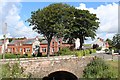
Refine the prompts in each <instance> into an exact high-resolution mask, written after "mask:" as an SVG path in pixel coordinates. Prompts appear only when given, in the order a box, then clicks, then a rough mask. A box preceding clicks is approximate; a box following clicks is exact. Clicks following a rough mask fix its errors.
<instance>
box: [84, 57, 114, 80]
mask: <svg viewBox="0 0 120 80" xmlns="http://www.w3.org/2000/svg"><path fill="white" fill-rule="evenodd" d="M83 77H84V78H113V77H115V74H114V73H113V72H112V70H110V67H109V65H108V64H106V63H105V62H104V61H103V60H102V59H99V58H97V59H95V60H93V61H92V62H91V63H89V64H88V65H87V66H86V68H85V69H84V71H83Z"/></svg>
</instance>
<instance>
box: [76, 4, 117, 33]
mask: <svg viewBox="0 0 120 80" xmlns="http://www.w3.org/2000/svg"><path fill="white" fill-rule="evenodd" d="M76 8H77V9H85V10H89V11H90V12H91V13H95V14H97V17H98V18H99V21H100V27H99V29H98V30H97V32H99V33H101V32H107V33H117V32H118V4H117V3H112V4H106V5H100V6H98V7H97V8H96V9H94V8H87V7H86V5H85V4H83V3H81V4H80V6H79V7H76Z"/></svg>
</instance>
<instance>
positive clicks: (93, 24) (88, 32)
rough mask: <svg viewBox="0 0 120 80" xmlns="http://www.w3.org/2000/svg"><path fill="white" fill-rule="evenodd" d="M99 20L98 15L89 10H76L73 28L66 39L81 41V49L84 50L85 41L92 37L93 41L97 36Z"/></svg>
mask: <svg viewBox="0 0 120 80" xmlns="http://www.w3.org/2000/svg"><path fill="white" fill-rule="evenodd" d="M98 20H99V19H98V18H97V17H96V14H93V13H90V12H89V11H88V10H80V9H76V10H75V11H74V20H73V26H72V27H70V29H69V30H70V32H71V33H70V34H66V35H65V38H66V39H67V38H69V39H71V40H72V39H74V38H79V39H80V49H82V46H83V43H84V40H86V37H90V38H92V39H94V38H95V36H96V30H97V29H98V27H99V22H98Z"/></svg>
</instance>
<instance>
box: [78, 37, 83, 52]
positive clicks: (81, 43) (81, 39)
mask: <svg viewBox="0 0 120 80" xmlns="http://www.w3.org/2000/svg"><path fill="white" fill-rule="evenodd" d="M79 39H80V48H79V49H80V50H82V46H83V42H84V41H83V37H80V38H79Z"/></svg>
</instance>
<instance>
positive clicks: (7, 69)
mask: <svg viewBox="0 0 120 80" xmlns="http://www.w3.org/2000/svg"><path fill="white" fill-rule="evenodd" d="M0 70H1V73H0V77H1V78H21V77H25V76H26V75H23V74H22V68H20V67H19V64H18V63H14V64H13V65H11V66H10V65H9V63H7V64H3V65H2V66H1V67H0Z"/></svg>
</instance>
